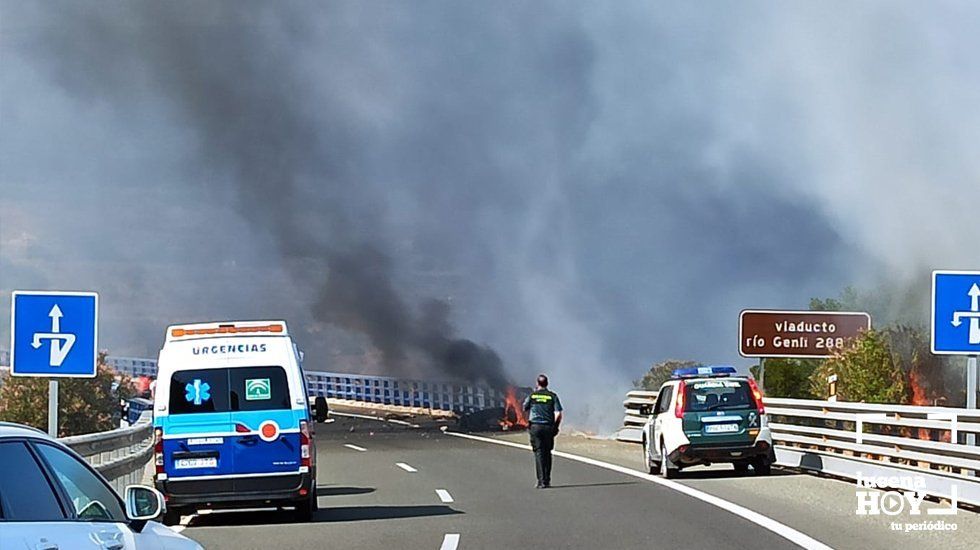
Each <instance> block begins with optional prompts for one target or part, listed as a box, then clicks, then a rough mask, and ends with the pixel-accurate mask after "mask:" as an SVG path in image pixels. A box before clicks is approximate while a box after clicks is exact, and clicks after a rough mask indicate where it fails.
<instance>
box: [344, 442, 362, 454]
mask: <svg viewBox="0 0 980 550" xmlns="http://www.w3.org/2000/svg"><path fill="white" fill-rule="evenodd" d="M344 447H347V448H348V449H351V450H354V451H357V452H360V453H363V452H365V451H367V449H365V448H364V447H358V446H357V445H352V444H350V443H345V444H344Z"/></svg>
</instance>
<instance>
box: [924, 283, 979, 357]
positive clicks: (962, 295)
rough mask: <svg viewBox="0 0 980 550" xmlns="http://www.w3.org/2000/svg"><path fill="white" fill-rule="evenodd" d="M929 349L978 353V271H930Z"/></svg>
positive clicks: (952, 352) (966, 353)
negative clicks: (931, 272) (930, 323)
mask: <svg viewBox="0 0 980 550" xmlns="http://www.w3.org/2000/svg"><path fill="white" fill-rule="evenodd" d="M932 352H933V353H935V354H940V355H980V271H935V272H933V274H932Z"/></svg>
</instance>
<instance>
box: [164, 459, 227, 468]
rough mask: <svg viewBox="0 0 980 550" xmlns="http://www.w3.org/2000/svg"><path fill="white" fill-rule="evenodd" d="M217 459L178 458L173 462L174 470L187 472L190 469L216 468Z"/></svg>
mask: <svg viewBox="0 0 980 550" xmlns="http://www.w3.org/2000/svg"><path fill="white" fill-rule="evenodd" d="M217 467H218V459H217V458H214V457H208V458H178V459H177V460H175V461H174V468H176V469H178V470H188V469H191V468H217Z"/></svg>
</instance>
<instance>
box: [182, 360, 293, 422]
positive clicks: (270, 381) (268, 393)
mask: <svg viewBox="0 0 980 550" xmlns="http://www.w3.org/2000/svg"><path fill="white" fill-rule="evenodd" d="M289 408H290V404H289V385H288V382H287V380H286V371H285V370H283V368H282V367H237V368H231V369H198V370H185V371H177V372H175V373H174V374H173V376H172V377H171V379H170V414H195V413H215V412H238V411H262V410H276V409H289Z"/></svg>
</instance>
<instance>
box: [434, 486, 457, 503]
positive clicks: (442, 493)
mask: <svg viewBox="0 0 980 550" xmlns="http://www.w3.org/2000/svg"><path fill="white" fill-rule="evenodd" d="M436 494H437V495H439V500H441V501H443V502H445V503H446V504H449V503H450V502H452V501H453V496H452V495H450V494H449V491H447V490H445V489H436Z"/></svg>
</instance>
